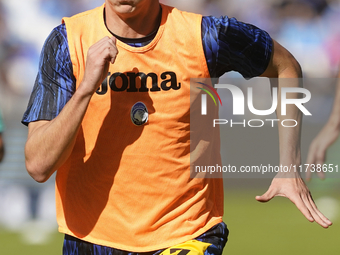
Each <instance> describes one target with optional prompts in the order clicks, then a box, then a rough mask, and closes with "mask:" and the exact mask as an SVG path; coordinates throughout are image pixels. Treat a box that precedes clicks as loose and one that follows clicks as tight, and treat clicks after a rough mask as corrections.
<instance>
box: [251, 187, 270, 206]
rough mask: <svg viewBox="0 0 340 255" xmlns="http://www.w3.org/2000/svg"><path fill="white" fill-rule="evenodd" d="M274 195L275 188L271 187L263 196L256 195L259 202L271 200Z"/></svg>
mask: <svg viewBox="0 0 340 255" xmlns="http://www.w3.org/2000/svg"><path fill="white" fill-rule="evenodd" d="M274 196H275V192H274V190H273V189H271V188H270V187H269V189H268V190H267V192H266V193H264V194H263V195H262V196H256V197H255V199H256V200H257V201H259V202H262V203H265V202H268V201H270V200H271V199H272V198H273V197H274Z"/></svg>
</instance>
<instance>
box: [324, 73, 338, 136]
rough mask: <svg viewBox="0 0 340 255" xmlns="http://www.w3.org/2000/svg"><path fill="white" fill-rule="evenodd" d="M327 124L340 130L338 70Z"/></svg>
mask: <svg viewBox="0 0 340 255" xmlns="http://www.w3.org/2000/svg"><path fill="white" fill-rule="evenodd" d="M327 125H330V126H331V127H332V128H334V130H337V131H338V132H339V131H340V71H339V74H338V80H337V84H336V92H335V97H334V103H333V108H332V112H331V115H330V117H329V119H328V122H327Z"/></svg>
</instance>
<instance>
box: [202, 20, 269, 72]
mask: <svg viewBox="0 0 340 255" xmlns="http://www.w3.org/2000/svg"><path fill="white" fill-rule="evenodd" d="M202 43H203V49H204V53H205V57H206V60H207V64H208V68H209V72H210V76H211V77H212V78H218V77H220V76H222V75H223V74H224V73H226V72H229V71H236V72H239V73H240V74H241V75H242V76H243V77H245V78H252V77H256V76H259V75H261V74H262V73H263V72H264V71H265V70H266V68H267V66H268V64H269V61H270V58H271V54H272V47H273V41H272V39H271V37H270V36H269V34H268V33H267V32H266V31H264V30H261V29H259V28H258V27H256V26H254V25H250V24H246V23H242V22H239V21H237V20H236V19H235V18H228V17H227V16H224V17H220V18H216V17H212V16H204V17H203V19H202Z"/></svg>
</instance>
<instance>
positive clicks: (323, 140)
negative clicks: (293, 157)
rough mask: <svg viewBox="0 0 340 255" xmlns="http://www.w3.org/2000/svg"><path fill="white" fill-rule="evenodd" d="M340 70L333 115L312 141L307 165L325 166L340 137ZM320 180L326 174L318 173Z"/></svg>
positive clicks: (309, 173) (308, 174)
mask: <svg viewBox="0 0 340 255" xmlns="http://www.w3.org/2000/svg"><path fill="white" fill-rule="evenodd" d="M339 78H340V70H339V73H338V81H337V86H336V94H335V98H334V103H333V109H332V112H331V115H330V116H329V119H328V121H327V123H326V124H325V126H324V127H323V128H322V130H321V131H320V133H319V134H318V135H317V136H316V137H315V138H314V140H313V141H312V143H311V145H310V147H309V151H308V156H307V162H306V163H307V164H309V165H310V164H314V165H317V164H323V163H324V162H325V160H326V153H327V149H328V148H329V146H331V145H332V144H333V143H334V142H335V141H336V140H337V139H338V137H339V134H340V79H339ZM310 170H311V169H310V168H309V169H308V171H307V173H306V179H307V180H310V179H311V176H312V173H311V171H310ZM317 174H318V176H319V177H320V178H322V179H323V178H325V174H324V173H323V172H322V171H321V172H319V173H317Z"/></svg>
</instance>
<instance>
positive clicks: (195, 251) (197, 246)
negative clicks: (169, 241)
mask: <svg viewBox="0 0 340 255" xmlns="http://www.w3.org/2000/svg"><path fill="white" fill-rule="evenodd" d="M210 245H211V244H210V243H204V242H200V241H197V240H190V241H187V242H185V243H182V244H179V245H175V246H171V247H170V248H168V249H166V250H164V251H163V252H162V253H161V254H160V255H204V253H205V251H206V249H207V248H208V247H209V246H210Z"/></svg>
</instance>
